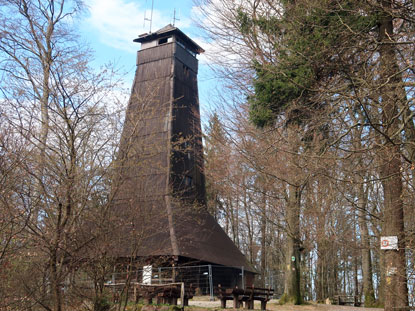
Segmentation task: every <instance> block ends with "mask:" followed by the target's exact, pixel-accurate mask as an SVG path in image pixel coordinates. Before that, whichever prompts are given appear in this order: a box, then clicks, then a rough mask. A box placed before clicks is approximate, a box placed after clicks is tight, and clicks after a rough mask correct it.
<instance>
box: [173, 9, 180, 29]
mask: <svg viewBox="0 0 415 311" xmlns="http://www.w3.org/2000/svg"><path fill="white" fill-rule="evenodd" d="M179 20H180V19H178V18H176V8H174V12H173V26H176V21H179Z"/></svg>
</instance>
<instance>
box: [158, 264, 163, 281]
mask: <svg viewBox="0 0 415 311" xmlns="http://www.w3.org/2000/svg"><path fill="white" fill-rule="evenodd" d="M158 270H159V283H160V284H161V283H162V280H161V268H160V267H159V269H158Z"/></svg>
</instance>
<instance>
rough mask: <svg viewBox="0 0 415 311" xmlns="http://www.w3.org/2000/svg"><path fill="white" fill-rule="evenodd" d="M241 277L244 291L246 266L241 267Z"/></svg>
mask: <svg viewBox="0 0 415 311" xmlns="http://www.w3.org/2000/svg"><path fill="white" fill-rule="evenodd" d="M241 270H242V271H241V275H242V289H245V273H244V266H242V267H241Z"/></svg>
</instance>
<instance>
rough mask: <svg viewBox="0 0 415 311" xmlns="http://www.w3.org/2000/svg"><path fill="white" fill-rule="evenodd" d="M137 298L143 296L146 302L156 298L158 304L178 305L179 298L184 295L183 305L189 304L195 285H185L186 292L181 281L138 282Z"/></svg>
mask: <svg viewBox="0 0 415 311" xmlns="http://www.w3.org/2000/svg"><path fill="white" fill-rule="evenodd" d="M136 290H137V295H136V300H138V299H139V298H142V299H143V300H144V303H145V304H151V303H153V299H156V303H157V304H170V305H177V300H178V299H179V298H181V297H182V295H183V301H182V304H183V306H188V305H189V299H192V298H193V296H194V294H195V287H194V286H193V285H192V284H190V285H186V284H185V285H184V292H183V293H182V284H181V283H172V284H154V285H147V284H137V285H136Z"/></svg>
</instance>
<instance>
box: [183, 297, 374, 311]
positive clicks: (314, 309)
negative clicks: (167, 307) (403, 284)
mask: <svg viewBox="0 0 415 311" xmlns="http://www.w3.org/2000/svg"><path fill="white" fill-rule="evenodd" d="M189 305H190V306H194V307H201V308H212V309H220V301H219V300H215V301H209V300H208V299H206V298H204V297H202V298H200V299H198V297H195V298H194V299H191V300H189ZM227 306H228V308H227V309H229V310H231V309H232V308H231V306H232V301H228V302H227ZM255 309H260V303H259V302H258V303H257V302H255ZM240 310H241V311H243V310H244V309H240ZM267 310H271V311H380V310H382V309H378V308H363V307H350V306H335V305H323V304H308V305H302V306H292V305H284V306H280V305H279V304H278V302H277V301H276V300H271V301H270V302H268V304H267Z"/></svg>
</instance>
